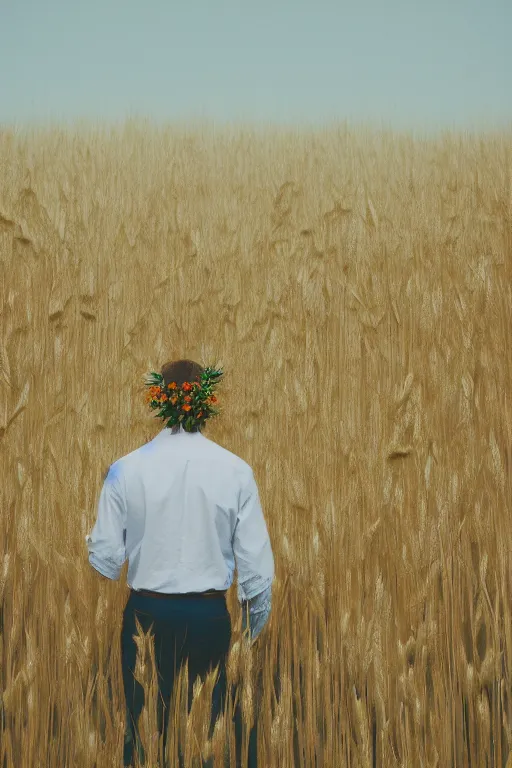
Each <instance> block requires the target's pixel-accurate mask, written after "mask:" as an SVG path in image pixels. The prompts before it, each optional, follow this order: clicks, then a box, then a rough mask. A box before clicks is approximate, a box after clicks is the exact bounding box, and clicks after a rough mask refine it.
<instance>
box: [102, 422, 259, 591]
mask: <svg viewBox="0 0 512 768" xmlns="http://www.w3.org/2000/svg"><path fill="white" fill-rule="evenodd" d="M116 517H117V518H118V521H117V523H116ZM119 526H122V530H123V540H122V542H121V541H120V540H119V535H118V532H119ZM116 528H117V538H116ZM89 552H90V561H91V564H92V565H93V566H94V567H98V570H101V565H102V564H104V565H105V567H108V565H109V564H110V566H112V567H114V568H115V569H116V571H119V572H120V569H121V566H122V564H123V563H124V561H125V560H126V559H127V558H128V561H129V566H128V577H127V581H128V585H129V586H130V587H132V588H133V589H135V590H139V589H147V590H152V591H157V592H167V593H176V592H180V593H181V592H202V591H206V590H209V589H216V590H225V589H227V588H228V587H229V586H230V585H231V584H232V582H233V576H234V570H235V567H236V568H237V575H238V599H239V601H240V602H242V601H243V600H249V599H250V598H252V597H254V596H255V595H258V594H261V593H262V592H263V591H264V590H268V589H269V588H270V586H271V584H272V581H273V577H274V560H273V555H272V548H271V544H270V539H269V536H268V530H267V526H266V523H265V519H264V516H263V511H262V509H261V504H260V499H259V493H258V489H257V486H256V483H255V480H254V475H253V472H252V469H251V467H250V466H249V464H247V462H245V461H244V460H243V459H241V458H240V457H238V456H236V455H235V454H233V453H231V452H230V451H228V450H226V449H225V448H223V447H222V446H220V445H218V444H217V443H215V442H214V441H212V440H209V439H208V438H207V437H205V436H204V435H203V434H202V433H201V432H194V433H187V432H185V431H184V430H183V429H181V430H180V431H179V432H177V433H176V434H173V433H172V432H171V430H170V429H168V428H164V429H162V430H161V432H160V433H159V434H158V435H157V436H156V437H155V438H154V439H153V440H151V441H150V442H149V443H146V444H145V445H143V446H142V447H140V448H138V449H137V450H135V451H133V452H131V453H129V454H127V455H126V456H124V457H122V458H121V459H119V460H118V461H116V462H115V463H114V464H112V466H111V468H110V471H109V473H108V476H107V478H106V480H105V484H104V487H103V490H102V492H101V496H100V502H99V514H98V521H97V523H96V526H95V528H94V529H93V532H92V536H91V537H89ZM114 577H115V576H114ZM110 578H112V576H110Z"/></svg>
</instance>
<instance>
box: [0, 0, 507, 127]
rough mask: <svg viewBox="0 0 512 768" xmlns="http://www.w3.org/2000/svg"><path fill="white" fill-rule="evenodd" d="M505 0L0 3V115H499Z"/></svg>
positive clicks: (434, 121)
mask: <svg viewBox="0 0 512 768" xmlns="http://www.w3.org/2000/svg"><path fill="white" fill-rule="evenodd" d="M511 40H512V0H422V1H421V2H419V0H417V1H416V2H415V1H414V0H408V1H407V2H406V1H405V0H388V1H387V2H386V1H385V0H378V1H377V0H359V2H352V3H348V2H344V1H343V0H339V1H338V2H334V0H316V1H315V0H294V1H292V0H272V1H269V0H258V2H252V3H248V2H243V0H239V2H233V1H232V0H217V2H215V0H210V2H205V1H204V0H180V1H179V2H178V1H177V0H75V2H72V1H71V0H46V1H45V0H0V122H3V123H11V122H18V123H25V122H28V121H30V122H33V121H35V120H37V121H44V122H46V121H48V120H51V121H66V122H67V121H70V120H74V119H75V118H89V119H91V120H120V119H123V118H124V117H127V116H143V117H149V118H153V119H155V120H176V119H178V120H180V121H182V120H185V121H186V120H189V119H197V118H209V119H213V120H215V121H221V122H228V121H245V122H257V123H267V122H273V123H287V124H290V123H294V124H298V123H303V122H307V123H310V124H311V123H324V122H329V121H332V120H338V119H339V120H345V119H347V120H349V121H371V122H375V123H380V122H382V121H383V122H385V123H386V124H390V125H393V126H396V127H400V128H407V127H422V126H423V127H425V128H427V127H434V128H436V127H448V128H451V127H455V128H458V127H467V128H479V127H494V126H496V127H500V126H503V125H508V126H510V125H511V124H512V45H511V43H510V41H511Z"/></svg>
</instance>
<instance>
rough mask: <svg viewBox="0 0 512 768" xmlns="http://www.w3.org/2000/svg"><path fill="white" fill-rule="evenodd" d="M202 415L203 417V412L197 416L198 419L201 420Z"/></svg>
mask: <svg viewBox="0 0 512 768" xmlns="http://www.w3.org/2000/svg"><path fill="white" fill-rule="evenodd" d="M202 415H203V412H202V411H199V413H198V414H197V418H198V419H200V418H201V416H202Z"/></svg>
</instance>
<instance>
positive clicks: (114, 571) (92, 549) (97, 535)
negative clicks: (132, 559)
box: [85, 464, 126, 581]
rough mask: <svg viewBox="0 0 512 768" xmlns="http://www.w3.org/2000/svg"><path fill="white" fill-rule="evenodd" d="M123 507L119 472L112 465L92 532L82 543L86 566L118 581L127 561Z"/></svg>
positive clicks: (124, 507) (115, 466)
mask: <svg viewBox="0 0 512 768" xmlns="http://www.w3.org/2000/svg"><path fill="white" fill-rule="evenodd" d="M125 534H126V505H125V500H124V493H123V483H122V477H121V471H120V467H119V465H118V464H112V466H111V467H110V469H109V472H108V474H107V477H106V478H105V482H104V483H103V488H102V490H101V493H100V498H99V502H98V516H97V519H96V523H95V525H94V528H93V529H92V531H91V533H90V534H87V536H86V537H85V541H86V544H87V549H88V551H89V562H90V564H91V565H92V567H93V568H94V569H95V570H97V571H98V572H99V573H101V574H102V576H105V577H106V578H107V579H112V581H118V579H119V577H120V576H121V569H122V567H123V564H124V562H125V560H126V547H125V540H126V539H125Z"/></svg>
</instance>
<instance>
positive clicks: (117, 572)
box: [89, 554, 121, 581]
mask: <svg viewBox="0 0 512 768" xmlns="http://www.w3.org/2000/svg"><path fill="white" fill-rule="evenodd" d="M89 562H90V564H91V565H92V567H93V568H94V569H95V570H96V571H98V573H101V575H102V576H105V578H107V579H111V580H112V581H118V580H119V577H120V576H121V568H117V569H116V568H113V567H112V566H111V565H109V564H107V563H105V561H104V560H100V559H99V558H98V557H96V555H94V554H90V555H89Z"/></svg>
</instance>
